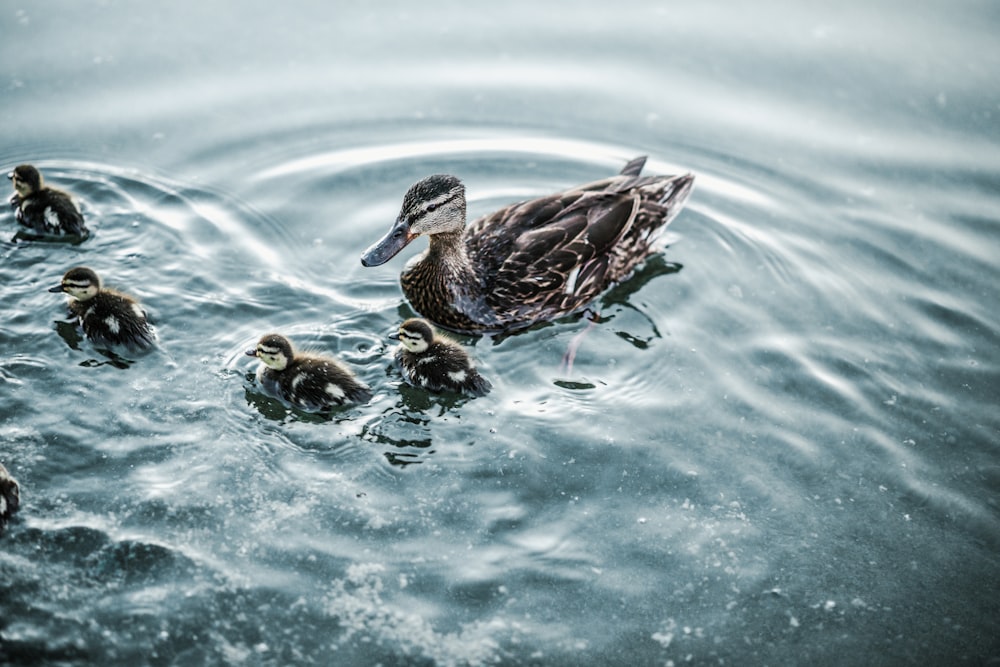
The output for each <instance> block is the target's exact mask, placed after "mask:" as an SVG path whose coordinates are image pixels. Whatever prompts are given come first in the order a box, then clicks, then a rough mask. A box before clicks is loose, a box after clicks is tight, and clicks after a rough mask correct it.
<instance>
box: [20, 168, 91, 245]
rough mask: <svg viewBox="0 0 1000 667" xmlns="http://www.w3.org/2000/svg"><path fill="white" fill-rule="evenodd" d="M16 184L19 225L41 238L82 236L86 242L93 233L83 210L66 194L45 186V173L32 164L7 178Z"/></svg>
mask: <svg viewBox="0 0 1000 667" xmlns="http://www.w3.org/2000/svg"><path fill="white" fill-rule="evenodd" d="M7 178H9V179H10V180H11V182H12V183H13V184H14V195H13V196H12V197H11V198H10V205H11V207H13V209H14V212H15V217H16V218H17V221H18V222H19V223H20V224H22V225H24V226H25V227H27V228H28V229H30V230H31V231H33V232H36V233H38V234H46V235H50V236H79V237H81V238H86V237H87V236H88V235H89V234H90V231H89V230H88V229H87V226H86V225H85V224H84V221H83V214H82V213H81V212H80V207H78V206H77V205H76V202H74V201H73V198H72V197H71V196H70V195H69V194H68V193H66V192H63V191H62V190H57V189H55V188H50V187H49V186H47V185H45V179H44V178H42V174H41V172H39V171H38V169H36V168H35V167H33V166H31V165H30V164H22V165H18V166H16V167H14V171H12V172H10V173H9V174H7Z"/></svg>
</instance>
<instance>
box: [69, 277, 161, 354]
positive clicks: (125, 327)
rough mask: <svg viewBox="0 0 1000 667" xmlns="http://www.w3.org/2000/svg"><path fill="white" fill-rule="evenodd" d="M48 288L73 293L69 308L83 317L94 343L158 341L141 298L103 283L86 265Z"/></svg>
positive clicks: (140, 345)
mask: <svg viewBox="0 0 1000 667" xmlns="http://www.w3.org/2000/svg"><path fill="white" fill-rule="evenodd" d="M49 291H50V292H65V293H66V294H68V295H69V296H70V297H71V298H70V301H69V310H70V312H71V313H73V315H75V316H76V317H77V318H78V319H79V320H80V326H82V327H83V333H84V335H86V336H87V338H88V339H90V341H91V342H92V343H94V344H95V345H98V346H104V347H109V346H112V345H123V346H125V347H127V348H128V349H130V350H133V351H134V350H142V349H146V348H149V347H151V346H152V345H153V344H154V343H155V342H156V332H155V331H154V330H153V326H152V325H151V324H150V323H149V321H148V320H147V319H146V312H145V311H144V310H143V309H142V307H141V306H140V305H139V304H138V302H136V300H135V299H133V298H132V297H130V296H127V295H125V294H121V293H119V292H116V291H115V290H112V289H105V288H103V287H101V279H100V278H99V277H98V276H97V274H96V273H94V271H93V270H91V269H88V268H87V267H85V266H78V267H76V268H73V269H70V270H69V271H67V272H66V275H64V276H63V278H62V282H60V283H59V284H58V285H56V286H55V287H52V288H50V289H49Z"/></svg>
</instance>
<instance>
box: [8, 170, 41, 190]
mask: <svg viewBox="0 0 1000 667" xmlns="http://www.w3.org/2000/svg"><path fill="white" fill-rule="evenodd" d="M7 178H9V179H10V181H11V183H13V184H14V191H15V192H17V194H19V195H21V196H22V197H27V196H28V195H30V194H31V193H33V192H38V191H39V190H41V189H42V185H43V184H44V181H43V180H42V174H41V172H40V171H38V170H37V169H35V168H34V167H33V166H31V165H30V164H19V165H18V166H16V167H14V170H13V171H12V172H10V173H9V174H7Z"/></svg>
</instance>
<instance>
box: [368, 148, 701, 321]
mask: <svg viewBox="0 0 1000 667" xmlns="http://www.w3.org/2000/svg"><path fill="white" fill-rule="evenodd" d="M645 163H646V158H645V157H639V158H636V159H634V160H632V161H631V162H629V163H628V164H627V165H625V168H624V169H622V171H621V173H620V174H618V175H616V176H612V177H611V178H606V179H603V180H600V181H595V182H593V183H588V184H586V185H581V186H579V187H576V188H573V189H571V190H567V191H565V192H559V193H556V194H553V195H549V196H547V197H542V198H541V199H534V200H531V201H525V202H520V203H517V204H511V205H510V206H506V207H504V208H502V209H500V210H498V211H496V212H494V213H490V214H488V215H486V216H484V217H482V218H479V219H478V220H476V221H474V222H473V223H472V224H470V225H466V214H465V186H463V185H462V182H461V181H460V180H459V179H458V178H456V177H454V176H449V175H444V174H438V175H434V176H428V177H427V178H425V179H423V180H421V181H419V182H417V183H416V184H414V185H413V186H412V187H411V188H410V189H409V191H408V192H407V193H406V196H405V197H404V198H403V206H402V209H401V210H400V213H399V217H398V218H397V219H396V222H395V224H393V226H392V229H390V230H389V233H388V234H386V235H385V237H383V238H382V239H381V240H380V241H378V242H377V243H375V244H374V245H372V246H371V247H370V248H368V249H367V250H366V251H365V252H364V254H363V255H362V256H361V263H362V264H364V265H365V266H378V265H380V264H384V263H385V262H387V261H389V260H390V259H391V258H392V257H394V256H395V255H396V254H397V253H398V252H399V251H400V250H402V249H403V248H404V247H406V245H407V244H408V243H410V241H412V240H413V239H415V238H417V237H418V236H421V235H427V236H428V237H429V239H430V244H429V246H428V248H427V249H426V250H425V251H424V252H422V253H421V254H419V255H417V256H416V257H414V258H413V259H411V260H410V261H409V262H408V263H407V265H406V267H405V268H404V269H403V272H402V275H401V276H400V283H401V285H402V287H403V293H404V294H405V295H406V298H407V299H409V301H410V303H411V304H412V305H413V307H414V308H415V309H416V310H417V312H419V313H420V314H421V315H423V316H424V317H427V318H428V319H430V320H432V321H433V322H435V323H436V324H438V325H440V326H441V327H444V328H445V329H451V330H452V331H458V332H463V333H493V332H498V331H507V330H512V329H520V328H522V327H527V326H530V325H532V324H534V323H536V322H541V321H545V320H550V319H554V318H557V317H560V316H563V315H567V314H570V313H573V312H575V311H577V310H579V309H581V308H583V307H584V306H586V305H587V304H588V303H590V302H591V301H592V300H593V299H595V298H596V297H597V296H598V295H599V294H600V293H601V292H603V291H604V290H605V289H606V288H607V287H609V286H611V285H613V284H615V283H617V282H619V281H621V280H623V279H625V278H627V277H628V276H629V274H630V273H631V272H632V270H633V269H635V267H636V266H637V265H638V264H639V263H641V262H642V261H643V260H644V259H645V258H646V257H647V256H648V255H649V254H650V253H651V252H654V251H656V250H658V249H659V248H660V246H659V245H658V244H657V237H658V236H659V234H660V233H661V232H662V231H663V229H664V228H665V227H666V226H667V224H668V223H669V222H670V221H671V220H672V219H673V218H674V216H676V215H677V213H678V212H679V211H680V210H681V207H682V206H683V204H684V202H685V201H686V200H687V198H688V195H689V194H690V193H691V187H692V184H693V182H694V177H693V176H692V175H691V174H683V175H679V176H641V175H640V172H641V171H642V168H643V166H644V165H645Z"/></svg>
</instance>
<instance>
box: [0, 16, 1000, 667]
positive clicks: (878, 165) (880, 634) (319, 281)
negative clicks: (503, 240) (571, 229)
mask: <svg viewBox="0 0 1000 667" xmlns="http://www.w3.org/2000/svg"><path fill="white" fill-rule="evenodd" d="M0 26H2V30H3V34H4V35H5V37H6V38H5V39H4V40H3V44H2V46H0V49H2V56H3V57H2V58H0V86H2V87H3V89H4V109H5V111H6V113H5V122H4V126H5V132H4V139H3V140H2V142H0V156H2V161H3V163H4V164H5V165H7V167H5V169H6V168H8V167H12V166H13V165H15V164H18V163H21V162H33V163H35V164H37V165H38V166H39V167H41V168H42V169H43V171H44V173H45V174H46V175H47V176H48V178H49V180H50V181H51V182H52V183H53V184H56V185H57V186H59V187H64V188H66V189H69V190H71V191H72V192H73V193H74V194H76V195H77V197H78V198H79V200H80V201H81V203H82V206H83V208H84V211H85V214H86V215H87V218H88V221H89V225H90V227H91V229H92V230H93V232H94V233H93V235H92V237H91V238H90V239H89V240H87V241H86V242H85V243H83V244H80V245H75V246H74V245H65V244H47V243H13V242H6V241H5V242H4V243H3V245H2V246H0V299H2V304H3V310H4V315H3V317H2V318H0V342H2V349H3V354H2V356H0V385H2V392H0V415H2V420H0V443H2V444H0V461H2V462H3V463H4V464H5V465H6V466H7V467H8V468H9V469H10V470H11V472H12V473H13V474H14V475H15V476H16V477H17V478H18V479H19V481H20V482H21V485H22V507H21V512H20V514H19V516H18V518H17V519H16V520H15V521H14V522H13V523H12V524H11V525H9V526H8V528H7V530H6V532H5V533H4V534H3V536H2V537H0V658H2V659H3V660H2V661H4V662H7V663H11V664H130V665H132V664H178V665H182V664H183V665H187V664H274V665H285V664H364V665H368V664H383V665H404V664H405V665H410V664H426V665H432V664H433V665H464V664H471V665H478V664H510V665H535V664H537V665H550V664H556V665H558V664H566V665H571V664H572V665H578V664H594V665H598V664H601V665H603V664H623V665H624V664H629V665H631V664H682V663H686V662H690V663H693V664H802V663H806V662H818V663H820V664H871V663H878V664H893V665H894V664H956V663H957V664H962V663H964V664H984V663H985V664H990V663H992V662H996V661H997V660H998V659H1000V642H998V640H997V639H996V637H998V636H1000V609H998V607H1000V603H998V599H1000V596H998V590H997V589H998V586H997V582H998V581H1000V559H998V556H997V553H998V547H1000V510H998V507H997V500H996V497H997V491H998V489H1000V463H998V455H997V442H998V428H1000V419H998V417H997V416H996V404H997V399H998V394H1000V392H998V387H1000V372H998V371H1000V368H998V361H1000V360H998V355H997V349H998V344H1000V320H998V315H997V313H998V312H1000V311H998V308H997V305H998V304H997V299H996V285H997V284H998V279H1000V275H998V274H1000V271H998V270H997V268H996V267H997V262H996V258H997V257H998V256H1000V243H998V242H997V215H996V211H997V210H1000V197H998V190H997V187H996V184H997V182H1000V157H998V156H1000V150H998V148H1000V147H998V145H997V138H996V118H997V115H998V114H1000V91H998V89H997V87H996V84H995V82H994V79H995V72H996V71H997V69H998V66H1000V49H998V47H997V46H996V39H995V34H996V32H997V28H998V27H1000V25H998V16H997V13H996V10H995V9H994V7H993V6H992V5H991V4H989V3H967V4H964V5H962V6H955V5H953V4H951V3H943V2H935V3H921V4H920V6H919V7H914V6H913V5H912V4H909V3H906V4H904V3H894V2H890V3H881V4H880V5H879V6H877V7H869V6H868V4H867V3H850V2H848V3H846V4H845V3H839V4H838V5H837V6H836V7H831V8H829V9H824V8H818V7H814V6H805V5H800V4H798V3H785V2H773V3H766V4H765V5H763V6H759V7H753V8H750V7H749V6H747V7H743V6H742V5H736V4H733V5H728V4H725V3H712V4H702V5H698V6H685V7H681V6H673V5H670V4H658V3H626V4H624V5H621V4H619V5H614V6H607V5H595V6H593V7H587V6H585V5H577V4H574V5H572V7H570V6H569V5H567V6H562V5H560V4H558V3H557V4H555V5H552V4H544V5H540V4H538V3H513V4H512V3H505V4H504V5H502V6H497V7H494V8H482V7H477V8H476V9H475V11H471V10H467V9H465V8H464V6H463V5H461V4H458V3H450V2H441V3H431V4H429V5H427V4H425V5H421V6H419V7H418V6H415V5H410V4H406V3H399V4H391V3H390V4H385V3H381V4H379V5H372V6H368V5H365V4H357V5H352V6H331V5H329V4H328V3H306V4H304V5H296V6H295V8H294V9H289V8H288V7H285V6H279V5H275V4H274V3H263V2H249V3H226V2H200V3H193V2H175V3H168V4H165V5H157V6H152V5H150V6H136V5H132V4H121V3H117V2H54V3H46V4H44V5H38V6H36V5H27V4H23V5H20V6H19V5H16V4H15V5H11V6H8V7H7V8H5V9H4V10H3V11H2V12H0ZM640 154H648V155H649V156H650V159H649V162H648V165H647V170H648V171H650V172H652V173H675V172H678V171H692V172H693V173H695V174H696V179H697V181H696V189H695V192H694V194H693V195H692V197H691V199H690V201H689V204H688V206H687V208H686V209H685V210H684V211H683V212H682V213H681V214H680V216H678V218H677V219H676V220H675V221H674V223H673V224H672V226H671V232H670V246H669V248H668V249H667V251H666V252H665V254H664V255H662V256H657V257H654V258H652V259H651V260H650V261H648V262H647V263H646V264H645V265H644V266H643V267H642V268H641V269H640V270H639V271H638V272H637V273H636V275H635V276H633V278H632V279H631V280H629V281H628V282H626V283H624V284H622V285H620V286H618V287H616V288H614V289H612V290H609V291H608V292H607V293H606V294H604V295H603V296H602V298H601V299H600V300H599V301H598V302H596V303H595V304H594V308H593V310H594V311H595V312H597V313H599V314H600V319H599V321H598V323H597V324H596V325H595V326H592V327H589V329H588V325H587V322H586V321H585V320H583V319H581V317H580V316H573V317H567V318H564V319H561V320H559V321H556V322H553V323H551V324H548V325H544V326H538V327H535V328H532V329H530V330H527V331H524V332H520V333H517V334H515V335H510V336H497V337H492V338H491V337H484V338H475V337H464V338H462V339H461V340H462V342H463V343H464V344H466V345H467V346H468V347H469V349H470V352H472V353H473V355H474V356H475V357H476V358H477V359H478V361H479V364H480V366H481V369H482V371H483V372H484V374H486V375H487V376H488V377H489V378H490V379H491V380H492V381H493V383H494V386H495V389H494V391H493V392H492V393H491V394H490V395H488V396H487V397H484V398H480V399H475V400H469V399H458V398H454V397H435V396H428V395H426V394H424V393H423V392H421V391H418V390H415V389H412V388H409V387H405V386H400V380H399V377H398V375H396V374H395V372H394V371H393V370H392V369H391V367H390V363H389V360H390V356H391V350H392V348H391V341H389V340H388V338H387V334H388V333H389V332H390V331H392V330H393V329H394V328H395V326H396V325H397V323H398V322H399V321H400V319H401V318H403V317H407V316H409V315H411V314H412V311H411V310H410V308H409V306H408V305H407V304H406V302H405V300H404V299H403V298H402V295H401V293H400V290H399V286H398V282H397V279H398V273H399V270H400V269H401V268H402V264H403V260H404V259H405V258H406V257H409V256H411V255H412V253H413V252H414V251H413V250H412V249H408V250H407V251H406V252H405V253H404V255H405V257H400V258H397V259H395V260H393V261H392V262H390V263H388V264H387V265H385V266H382V267H378V268H373V269H365V268H363V267H362V266H361V265H360V262H359V256H360V253H361V252H362V250H363V249H364V248H365V247H367V246H368V245H369V244H370V243H371V242H372V241H374V240H375V239H377V238H379V237H380V236H381V235H382V234H383V233H384V232H385V231H386V230H387V229H388V226H389V224H390V223H391V221H392V220H393V219H394V217H395V215H396V213H397V211H398V207H399V204H400V202H401V198H402V195H403V193H404V192H405V191H406V189H407V187H408V186H409V185H410V184H411V183H413V182H414V181H415V180H417V179H419V178H421V177H423V176H425V175H427V174H430V173H435V172H450V173H454V174H456V175H459V176H460V177H461V178H462V179H463V180H464V181H465V183H466V186H467V188H468V192H469V209H470V215H473V216H475V215H479V214H483V213H486V212H489V211H491V210H494V209H495V208H497V207H499V206H501V205H503V204H506V203H509V202H512V201H515V200H518V199H524V198H529V197H532V196H538V195H542V194H546V193H549V192H552V191H554V190H558V189H560V188H564V187H569V186H572V185H575V184H578V183H582V182H585V181H588V180H592V179H597V178H602V177H605V176H607V175H609V174H611V173H614V172H616V171H617V170H619V169H620V168H621V166H622V165H623V164H624V163H625V161H627V160H628V159H630V158H632V157H634V156H636V155H640ZM0 227H2V228H3V229H4V230H5V231H4V232H3V233H4V235H5V236H4V237H3V238H4V239H11V238H12V237H13V235H14V232H15V223H14V219H13V215H12V214H11V213H4V214H3V215H0ZM421 243H422V242H418V243H417V245H420V244H421ZM77 264H86V265H89V266H92V267H93V268H95V269H96V270H97V271H98V272H99V273H101V274H102V276H104V278H105V280H106V282H107V283H108V284H110V285H113V286H116V287H119V288H121V289H125V290H127V291H130V292H132V293H133V294H135V295H136V296H137V297H139V298H140V299H141V300H142V302H143V303H144V304H145V305H146V306H147V307H148V308H149V310H150V312H151V315H152V317H153V319H154V320H155V322H156V325H157V328H158V331H159V333H160V336H161V346H160V347H159V349H157V350H156V351H154V352H152V353H150V354H148V355H144V356H139V357H135V358H131V359H129V360H128V361H129V363H127V364H121V363H117V364H116V363H109V362H110V361H113V360H112V359H109V358H108V356H107V355H105V354H102V353H101V351H99V350H95V349H94V348H93V347H92V346H90V345H89V344H88V343H86V342H84V341H80V340H78V337H76V336H75V334H74V330H73V327H72V326H68V325H66V324H64V321H65V313H64V310H63V306H62V303H61V299H62V297H61V296H60V295H53V294H50V293H48V292H47V291H46V289H47V288H48V287H49V286H51V285H54V284H56V283H57V282H58V279H59V277H60V276H61V275H62V274H63V273H64V272H65V270H66V269H67V268H69V267H71V266H74V265H77ZM272 330H276V331H281V332H283V333H285V334H287V335H289V336H290V337H291V338H292V339H293V340H294V341H295V342H296V343H298V344H299V345H300V346H301V347H307V348H312V349H316V350H321V351H325V352H329V353H334V354H336V355H338V356H339V357H340V358H342V359H343V360H344V361H345V362H346V363H348V364H350V365H351V366H352V367H353V368H355V369H357V370H358V372H359V375H360V376H361V377H362V379H363V380H365V381H366V382H367V383H369V384H370V385H371V386H372V387H373V388H374V389H375V391H376V395H375V398H374V399H373V400H372V401H371V402H370V403H369V404H368V405H365V406H357V407H351V408H345V409H343V410H340V411H337V412H336V413H334V414H333V415H331V416H330V417H329V418H326V419H321V418H316V417H311V416H309V415H304V414H302V413H295V412H289V411H288V410H286V409H285V408H284V407H283V406H282V405H281V404H280V403H278V402H276V401H274V400H273V399H270V398H268V397H266V396H264V395H263V394H261V393H260V392H259V390H258V388H257V387H256V386H255V384H254V382H253V380H252V377H251V376H252V372H253V369H254V368H253V360H251V359H249V358H247V357H245V356H244V355H243V354H242V352H243V350H244V349H245V348H246V347H248V346H249V345H251V344H252V343H253V342H254V341H255V340H256V339H257V338H258V337H259V336H260V335H261V334H262V333H265V332H268V331H272ZM584 331H586V335H585V336H584V337H583V339H582V343H581V347H580V349H579V352H578V354H577V357H576V360H575V362H574V365H573V367H572V369H567V368H566V367H565V366H564V365H563V364H562V358H563V355H564V353H565V352H566V350H567V349H568V347H569V346H570V344H571V343H573V342H574V341H575V340H576V339H577V337H578V336H579V335H580V334H581V333H582V332H584Z"/></svg>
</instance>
